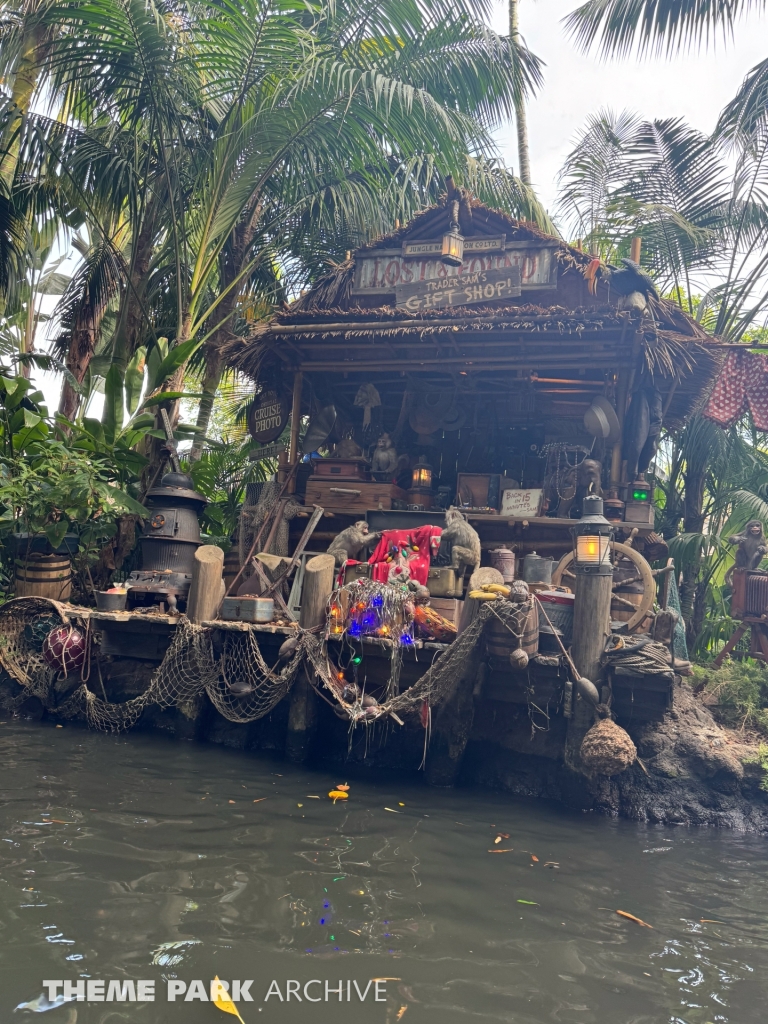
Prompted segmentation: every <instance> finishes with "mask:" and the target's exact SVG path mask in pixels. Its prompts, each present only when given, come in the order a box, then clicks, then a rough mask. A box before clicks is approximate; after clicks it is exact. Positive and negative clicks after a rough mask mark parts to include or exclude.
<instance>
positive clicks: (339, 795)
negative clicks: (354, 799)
mask: <svg viewBox="0 0 768 1024" xmlns="http://www.w3.org/2000/svg"><path fill="white" fill-rule="evenodd" d="M328 796H329V797H330V798H331V800H333V802H334V803H336V801H337V800H347V799H348V795H347V794H346V793H344V792H342V790H340V789H332V790H331V792H330V793H329V794H328Z"/></svg>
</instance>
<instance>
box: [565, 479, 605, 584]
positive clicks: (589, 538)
mask: <svg viewBox="0 0 768 1024" xmlns="http://www.w3.org/2000/svg"><path fill="white" fill-rule="evenodd" d="M582 507H583V510H584V511H583V515H582V517H581V519H579V521H578V522H577V523H576V525H575V526H572V527H571V534H572V536H573V568H574V572H576V573H580V574H583V575H588V576H611V575H612V574H613V565H612V564H611V540H612V539H613V527H612V526H611V524H610V523H609V522H608V520H607V519H606V518H605V516H604V515H603V499H602V498H598V496H597V495H596V494H588V495H587V496H586V498H584V502H583V506H582Z"/></svg>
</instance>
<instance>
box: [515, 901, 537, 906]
mask: <svg viewBox="0 0 768 1024" xmlns="http://www.w3.org/2000/svg"><path fill="white" fill-rule="evenodd" d="M517 902H518V903H525V905H526V906H528V907H538V905H539V904H538V903H534V902H533V900H518V901H517Z"/></svg>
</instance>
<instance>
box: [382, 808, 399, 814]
mask: <svg viewBox="0 0 768 1024" xmlns="http://www.w3.org/2000/svg"><path fill="white" fill-rule="evenodd" d="M384 810H385V811H389V813H390V814H400V811H396V810H395V808H394V807H385V808H384Z"/></svg>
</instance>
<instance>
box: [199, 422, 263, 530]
mask: <svg viewBox="0 0 768 1024" xmlns="http://www.w3.org/2000/svg"><path fill="white" fill-rule="evenodd" d="M257 451H258V445H256V444H254V442H253V441H250V440H249V441H245V442H243V443H241V444H233V443H231V442H229V441H227V440H223V441H221V442H219V443H216V444H210V445H209V446H208V447H206V448H205V450H204V451H203V453H202V455H201V457H200V458H199V459H198V460H196V461H195V462H194V463H193V464H192V465H191V467H190V468H191V473H192V479H193V481H194V484H195V490H197V491H198V492H199V493H200V494H202V495H203V496H204V497H206V498H207V499H208V505H207V506H206V508H205V510H204V512H203V516H202V527H203V530H204V531H206V532H207V533H208V534H209V535H210V536H211V537H215V538H216V539H217V543H221V542H224V543H225V544H228V543H229V540H230V538H231V537H232V536H233V534H234V533H235V532H236V530H237V526H238V522H239V519H240V510H241V507H242V504H243V501H244V500H245V490H246V487H247V485H248V484H250V483H256V482H258V481H261V480H266V479H267V477H268V476H269V474H270V473H274V471H275V469H276V466H275V463H274V461H273V460H267V461H265V460H260V459H258V457H257Z"/></svg>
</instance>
